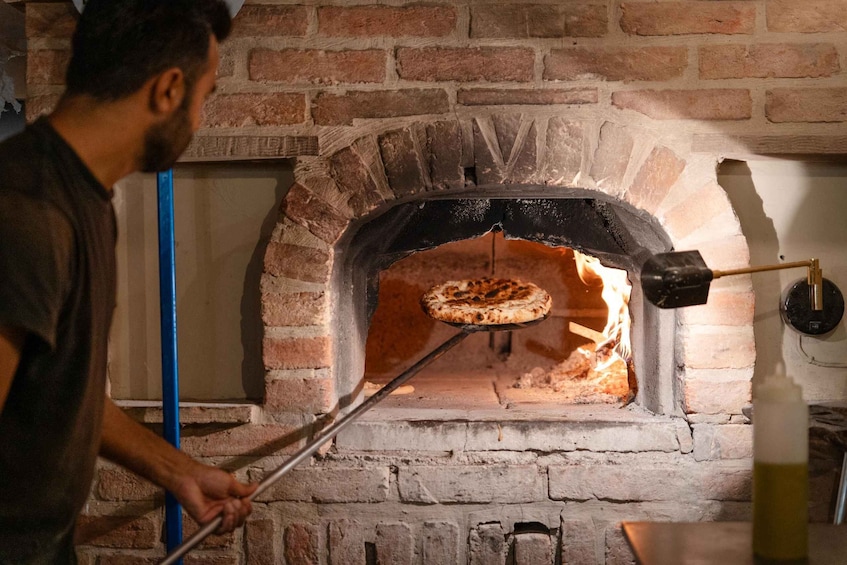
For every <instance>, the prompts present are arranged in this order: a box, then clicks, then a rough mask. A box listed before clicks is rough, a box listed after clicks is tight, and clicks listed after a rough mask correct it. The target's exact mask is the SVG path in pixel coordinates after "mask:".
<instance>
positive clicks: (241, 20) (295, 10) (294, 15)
mask: <svg viewBox="0 0 847 565" xmlns="http://www.w3.org/2000/svg"><path fill="white" fill-rule="evenodd" d="M308 18H309V13H308V8H306V6H276V5H273V6H272V5H255V4H249V3H248V4H247V5H246V6H243V7H242V8H241V9H240V10H239V11H238V17H237V18H235V19H233V21H232V38H237V37H303V36H305V35H306V31H307V28H308V25H309V21H308Z"/></svg>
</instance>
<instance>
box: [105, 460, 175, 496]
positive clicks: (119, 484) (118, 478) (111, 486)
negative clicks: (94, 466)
mask: <svg viewBox="0 0 847 565" xmlns="http://www.w3.org/2000/svg"><path fill="white" fill-rule="evenodd" d="M97 476H98V480H97V495H98V496H99V497H100V498H101V499H103V500H115V501H128V500H133V501H135V500H157V499H160V498H163V497H164V494H165V491H164V489H162V488H161V487H158V486H156V485H154V484H153V483H151V482H150V481H148V480H147V479H144V478H142V477H139V476H138V475H136V474H135V473H132V472H130V471H127V470H124V469H120V468H101V469H100V470H99V471H98V473H97Z"/></svg>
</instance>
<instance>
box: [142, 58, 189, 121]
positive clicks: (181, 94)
mask: <svg viewBox="0 0 847 565" xmlns="http://www.w3.org/2000/svg"><path fill="white" fill-rule="evenodd" d="M183 98H185V75H184V74H183V72H182V70H181V69H178V68H176V67H173V68H170V69H167V70H166V71H163V72H161V73H159V74H158V75H156V76H155V77H154V78H153V79H152V84H151V88H150V110H151V111H152V112H154V113H157V114H170V113H171V112H173V111H174V110H176V109H177V108H179V107H180V105H181V104H182V100H183Z"/></svg>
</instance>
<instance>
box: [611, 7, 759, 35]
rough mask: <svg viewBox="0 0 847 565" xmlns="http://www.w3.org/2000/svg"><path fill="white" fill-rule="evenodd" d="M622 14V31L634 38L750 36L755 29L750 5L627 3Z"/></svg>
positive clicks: (753, 13) (753, 14)
mask: <svg viewBox="0 0 847 565" xmlns="http://www.w3.org/2000/svg"><path fill="white" fill-rule="evenodd" d="M621 11H622V12H623V14H622V16H621V29H622V30H623V31H624V32H625V33H629V34H632V35H688V34H695V33H696V34H700V33H709V34H724V35H733V34H748V35H749V34H752V33H753V32H754V30H755V25H756V6H755V5H750V4H749V3H748V2H691V1H684V2H659V3H654V2H626V3H623V4H621Z"/></svg>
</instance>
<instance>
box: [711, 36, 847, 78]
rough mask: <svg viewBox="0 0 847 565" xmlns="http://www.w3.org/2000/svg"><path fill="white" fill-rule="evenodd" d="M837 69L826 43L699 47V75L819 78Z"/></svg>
mask: <svg viewBox="0 0 847 565" xmlns="http://www.w3.org/2000/svg"><path fill="white" fill-rule="evenodd" d="M840 70H841V65H840V64H839V63H838V51H837V50H836V48H835V46H834V45H832V44H829V43H804V44H792V43H761V44H756V45H710V46H706V47H701V48H700V78H703V79H724V78H748V77H750V78H819V77H829V76H833V75H834V74H837V73H838V72H839V71H840Z"/></svg>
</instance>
